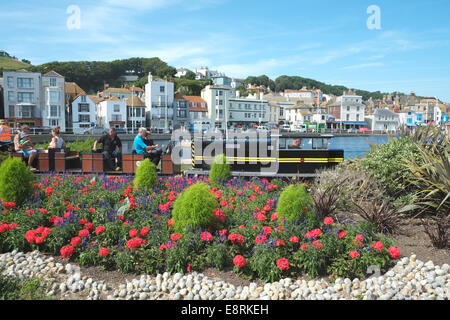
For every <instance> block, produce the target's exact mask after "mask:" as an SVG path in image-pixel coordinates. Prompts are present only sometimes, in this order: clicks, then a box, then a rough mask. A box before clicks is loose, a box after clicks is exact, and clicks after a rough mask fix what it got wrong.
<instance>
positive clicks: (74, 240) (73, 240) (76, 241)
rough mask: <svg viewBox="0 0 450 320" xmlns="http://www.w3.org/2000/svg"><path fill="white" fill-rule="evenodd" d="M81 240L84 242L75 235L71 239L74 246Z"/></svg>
mask: <svg viewBox="0 0 450 320" xmlns="http://www.w3.org/2000/svg"><path fill="white" fill-rule="evenodd" d="M81 242H82V240H81V238H80V237H73V238H72V240H70V244H71V245H72V247H76V246H77V245H79V244H80V243H81Z"/></svg>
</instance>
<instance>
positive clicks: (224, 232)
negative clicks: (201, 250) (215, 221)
mask: <svg viewBox="0 0 450 320" xmlns="http://www.w3.org/2000/svg"><path fill="white" fill-rule="evenodd" d="M227 232H228V231H227V229H222V230H219V235H220V236H226V235H227Z"/></svg>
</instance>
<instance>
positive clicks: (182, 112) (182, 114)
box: [177, 110, 186, 118]
mask: <svg viewBox="0 0 450 320" xmlns="http://www.w3.org/2000/svg"><path fill="white" fill-rule="evenodd" d="M177 117H178V118H186V110H178V112H177Z"/></svg>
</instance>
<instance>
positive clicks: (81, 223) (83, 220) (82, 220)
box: [66, 212, 88, 225]
mask: <svg viewBox="0 0 450 320" xmlns="http://www.w3.org/2000/svg"><path fill="white" fill-rule="evenodd" d="M66 213H67V212H66ZM66 218H67V217H66ZM87 222H88V221H87V220H86V219H84V218H82V219H80V221H78V224H79V225H84V224H86V223H87Z"/></svg>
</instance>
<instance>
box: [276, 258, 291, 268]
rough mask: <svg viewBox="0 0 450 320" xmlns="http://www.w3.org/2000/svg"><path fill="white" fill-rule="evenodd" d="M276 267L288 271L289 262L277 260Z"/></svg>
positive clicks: (281, 259)
mask: <svg viewBox="0 0 450 320" xmlns="http://www.w3.org/2000/svg"><path fill="white" fill-rule="evenodd" d="M277 267H278V268H279V269H280V270H282V271H284V270H289V260H288V259H286V258H280V259H278V260H277Z"/></svg>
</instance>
